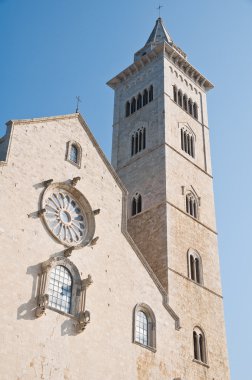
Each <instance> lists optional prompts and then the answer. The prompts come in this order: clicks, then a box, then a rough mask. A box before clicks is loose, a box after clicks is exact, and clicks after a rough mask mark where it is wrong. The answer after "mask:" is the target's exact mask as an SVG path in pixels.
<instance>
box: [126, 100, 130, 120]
mask: <svg viewBox="0 0 252 380" xmlns="http://www.w3.org/2000/svg"><path fill="white" fill-rule="evenodd" d="M129 115H130V102H127V103H126V106H125V116H126V117H128V116H129Z"/></svg>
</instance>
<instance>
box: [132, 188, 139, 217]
mask: <svg viewBox="0 0 252 380" xmlns="http://www.w3.org/2000/svg"><path fill="white" fill-rule="evenodd" d="M141 211H142V196H141V194H138V193H136V195H135V196H134V197H133V198H132V203H131V215H132V216H134V215H136V214H139V213H140V212H141Z"/></svg>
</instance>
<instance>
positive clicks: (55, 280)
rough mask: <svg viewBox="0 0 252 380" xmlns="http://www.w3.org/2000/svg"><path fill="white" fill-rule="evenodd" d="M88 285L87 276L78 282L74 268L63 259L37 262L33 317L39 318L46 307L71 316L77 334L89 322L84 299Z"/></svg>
mask: <svg viewBox="0 0 252 380" xmlns="http://www.w3.org/2000/svg"><path fill="white" fill-rule="evenodd" d="M65 252H66V251H65ZM91 283H92V278H91V276H90V275H88V276H87V278H85V279H83V280H82V279H81V277H80V274H79V271H78V269H77V267H76V266H75V265H74V264H73V263H72V262H71V261H70V260H69V259H68V258H67V257H64V256H63V257H61V256H55V257H51V258H50V259H48V260H47V261H45V262H43V263H41V273H40V279H39V281H38V288H37V297H36V298H37V308H36V311H35V314H36V317H37V318H38V317H41V316H42V315H43V314H44V313H45V310H46V308H48V309H51V310H53V311H59V312H60V313H61V314H62V313H67V314H71V315H73V316H74V317H75V319H76V321H77V322H78V324H77V325H76V327H77V329H78V332H80V331H83V330H84V328H85V326H86V325H87V323H89V321H90V313H89V311H87V310H85V307H86V305H85V303H86V302H85V300H86V292H87V288H88V286H89V285H91Z"/></svg>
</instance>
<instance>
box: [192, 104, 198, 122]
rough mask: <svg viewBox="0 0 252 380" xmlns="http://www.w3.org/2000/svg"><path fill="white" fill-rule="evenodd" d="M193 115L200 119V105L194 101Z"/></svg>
mask: <svg viewBox="0 0 252 380" xmlns="http://www.w3.org/2000/svg"><path fill="white" fill-rule="evenodd" d="M193 116H194V117H195V119H197V120H198V106H197V103H193Z"/></svg>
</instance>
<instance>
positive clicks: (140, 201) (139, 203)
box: [137, 194, 142, 213]
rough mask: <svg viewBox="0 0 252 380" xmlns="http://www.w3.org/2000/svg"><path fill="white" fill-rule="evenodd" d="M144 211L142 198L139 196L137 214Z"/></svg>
mask: <svg viewBox="0 0 252 380" xmlns="http://www.w3.org/2000/svg"><path fill="white" fill-rule="evenodd" d="M141 211H142V196H141V195H140V194H139V195H138V198H137V213H139V212H141Z"/></svg>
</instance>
